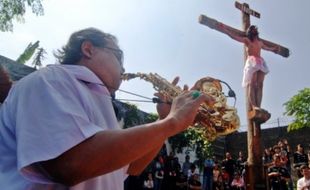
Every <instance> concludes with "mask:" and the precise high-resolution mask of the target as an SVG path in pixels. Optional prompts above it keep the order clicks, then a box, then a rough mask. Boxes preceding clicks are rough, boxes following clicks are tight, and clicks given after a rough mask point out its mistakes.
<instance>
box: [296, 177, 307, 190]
mask: <svg viewBox="0 0 310 190" xmlns="http://www.w3.org/2000/svg"><path fill="white" fill-rule="evenodd" d="M307 186H308V188H306V189H304V190H309V189H310V179H305V177H302V178H300V179H299V180H298V181H297V190H301V189H302V188H303V187H307Z"/></svg>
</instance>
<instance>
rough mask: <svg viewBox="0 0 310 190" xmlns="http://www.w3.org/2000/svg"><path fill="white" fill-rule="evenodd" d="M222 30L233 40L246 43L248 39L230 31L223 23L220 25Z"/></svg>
mask: <svg viewBox="0 0 310 190" xmlns="http://www.w3.org/2000/svg"><path fill="white" fill-rule="evenodd" d="M219 26H220V28H221V29H222V31H223V33H225V34H227V35H228V36H229V37H231V38H232V39H234V40H236V41H238V42H241V43H246V38H245V37H244V36H240V35H238V34H236V33H234V32H232V31H230V30H229V29H228V28H226V26H225V25H224V24H223V23H219Z"/></svg>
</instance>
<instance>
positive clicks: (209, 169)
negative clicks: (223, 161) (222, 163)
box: [202, 158, 214, 190]
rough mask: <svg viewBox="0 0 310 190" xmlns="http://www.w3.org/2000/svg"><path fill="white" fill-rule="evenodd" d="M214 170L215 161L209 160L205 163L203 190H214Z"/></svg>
mask: <svg viewBox="0 0 310 190" xmlns="http://www.w3.org/2000/svg"><path fill="white" fill-rule="evenodd" d="M213 168H214V161H213V160H212V158H207V159H206V160H205V162H204V167H203V181H202V189H203V190H212V184H213Z"/></svg>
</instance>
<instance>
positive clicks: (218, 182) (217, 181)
mask: <svg viewBox="0 0 310 190" xmlns="http://www.w3.org/2000/svg"><path fill="white" fill-rule="evenodd" d="M221 175H222V174H221V171H220V169H219V165H218V164H215V165H214V168H213V185H212V186H213V188H212V189H213V190H220V189H221V187H222V177H221Z"/></svg>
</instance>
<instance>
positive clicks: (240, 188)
mask: <svg viewBox="0 0 310 190" xmlns="http://www.w3.org/2000/svg"><path fill="white" fill-rule="evenodd" d="M231 189H232V190H245V188H244V180H243V178H242V177H241V175H240V174H239V173H238V172H236V173H235V175H234V179H233V180H232V182H231Z"/></svg>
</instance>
